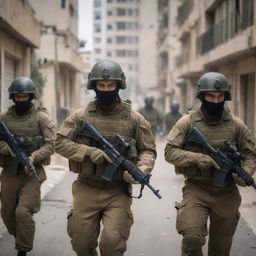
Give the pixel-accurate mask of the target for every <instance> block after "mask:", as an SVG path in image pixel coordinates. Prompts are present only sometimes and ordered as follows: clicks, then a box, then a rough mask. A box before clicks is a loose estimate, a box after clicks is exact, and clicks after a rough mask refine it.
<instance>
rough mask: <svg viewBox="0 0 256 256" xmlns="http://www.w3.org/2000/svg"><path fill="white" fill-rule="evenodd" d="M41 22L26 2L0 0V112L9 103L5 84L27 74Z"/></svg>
mask: <svg viewBox="0 0 256 256" xmlns="http://www.w3.org/2000/svg"><path fill="white" fill-rule="evenodd" d="M40 31H41V25H40V23H39V21H38V20H37V19H36V18H35V12H34V10H33V8H32V6H31V4H30V2H29V1H24V0H23V1H22V0H8V1H6V0H0V94H1V96H0V111H1V112H3V111H5V110H7V108H8V107H9V106H10V105H11V104H13V102H12V100H9V93H8V87H9V86H10V84H11V82H12V81H13V80H14V79H15V78H16V77H19V76H28V77H30V74H31V59H32V57H31V56H32V52H33V49H35V48H38V47H39V45H40Z"/></svg>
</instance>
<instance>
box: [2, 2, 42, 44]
mask: <svg viewBox="0 0 256 256" xmlns="http://www.w3.org/2000/svg"><path fill="white" fill-rule="evenodd" d="M26 5H27V3H26V2H23V1H17V0H8V1H5V0H0V29H1V30H4V31H6V32H7V33H9V34H11V35H12V36H14V37H17V38H19V39H20V40H22V41H24V43H26V44H28V45H31V46H34V47H39V45H40V33H41V31H40V30H41V26H40V23H39V22H38V21H37V20H36V18H35V17H34V14H33V11H32V10H31V9H30V7H29V6H26Z"/></svg>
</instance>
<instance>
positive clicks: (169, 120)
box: [163, 100, 182, 134]
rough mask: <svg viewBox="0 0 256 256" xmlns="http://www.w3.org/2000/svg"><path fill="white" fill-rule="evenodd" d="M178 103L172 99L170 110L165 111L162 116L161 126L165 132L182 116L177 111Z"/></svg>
mask: <svg viewBox="0 0 256 256" xmlns="http://www.w3.org/2000/svg"><path fill="white" fill-rule="evenodd" d="M179 108H180V104H179V102H178V101H176V100H174V101H172V102H171V105H170V110H171V111H170V112H169V113H167V114H166V115H165V116H164V118H163V126H164V132H165V134H167V133H169V131H170V130H171V129H172V127H173V126H174V125H175V124H176V122H177V121H178V120H179V119H180V118H181V117H182V114H181V113H180V112H179Z"/></svg>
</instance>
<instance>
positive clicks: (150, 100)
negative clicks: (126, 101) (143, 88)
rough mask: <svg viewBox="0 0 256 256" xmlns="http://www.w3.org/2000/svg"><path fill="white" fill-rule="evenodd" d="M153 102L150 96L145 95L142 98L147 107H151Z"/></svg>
mask: <svg viewBox="0 0 256 256" xmlns="http://www.w3.org/2000/svg"><path fill="white" fill-rule="evenodd" d="M154 101H155V98H154V97H153V96H152V95H147V96H146V97H145V98H144V102H145V103H148V104H149V105H152V104H153V103H154Z"/></svg>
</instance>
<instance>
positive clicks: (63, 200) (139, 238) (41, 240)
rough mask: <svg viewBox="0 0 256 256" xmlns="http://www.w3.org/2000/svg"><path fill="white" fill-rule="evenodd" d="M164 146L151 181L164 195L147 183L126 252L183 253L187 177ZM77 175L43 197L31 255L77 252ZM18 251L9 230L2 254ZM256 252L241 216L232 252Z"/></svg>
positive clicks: (146, 255) (0, 244)
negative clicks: (180, 207) (72, 227)
mask: <svg viewBox="0 0 256 256" xmlns="http://www.w3.org/2000/svg"><path fill="white" fill-rule="evenodd" d="M163 147H164V144H163V143H162V144H159V146H158V159H157V161H156V166H155V170H154V173H153V178H152V180H151V184H152V185H153V186H154V187H155V188H159V189H160V193H161V195H162V196H163V198H162V199H161V200H159V199H158V198H157V197H155V196H154V194H153V193H152V192H151V191H150V190H149V189H148V188H147V187H146V188H145V189H144V195H143V198H142V199H139V200H137V199H134V203H133V213H134V219H135V223H134V225H133V227H132V230H131V235H130V239H129V242H128V250H127V252H126V254H125V256H156V255H157V256H178V255H180V241H181V237H180V236H179V235H178V234H177V233H176V230H175V216H176V213H175V208H174V202H175V201H179V200H180V199H181V187H182V184H183V178H182V177H181V176H175V174H174V171H173V168H172V167H171V165H169V164H167V163H165V162H164V161H163ZM74 179H75V175H74V174H72V173H68V174H67V175H66V176H65V178H64V179H63V180H62V181H61V182H59V184H58V185H56V186H55V187H54V188H53V189H52V190H51V191H50V192H49V193H48V194H47V196H46V197H45V198H44V199H43V201H42V210H41V211H40V213H38V214H37V215H35V220H36V223H37V230H36V237H35V243H34V245H35V246H34V247H35V248H34V250H33V251H32V252H30V253H29V254H28V255H29V256H53V255H54V256H55V255H57V256H59V255H61V256H73V255H75V254H74V252H73V251H72V249H71V245H70V240H69V237H68V236H67V233H66V215H67V212H68V211H69V209H70V208H71V204H72V196H71V184H72V181H73V180H74ZM135 192H137V189H135V191H134V193H135ZM254 200H255V199H254ZM205 249H206V248H205ZM15 253H16V252H15V250H14V249H13V239H12V238H11V236H9V235H8V234H7V233H5V234H4V236H3V238H2V239H0V256H13V255H16V254H15ZM205 255H206V254H205ZM255 255H256V236H255V234H254V233H253V231H252V230H251V228H250V227H249V226H248V224H247V222H245V220H244V219H243V218H241V220H240V222H239V226H238V228H237V232H236V235H235V237H234V243H233V248H232V252H231V256H255Z"/></svg>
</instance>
